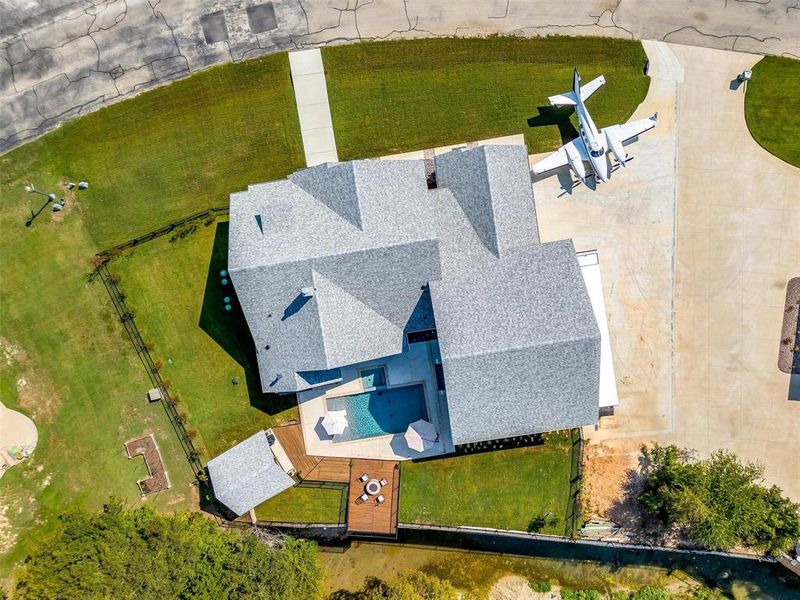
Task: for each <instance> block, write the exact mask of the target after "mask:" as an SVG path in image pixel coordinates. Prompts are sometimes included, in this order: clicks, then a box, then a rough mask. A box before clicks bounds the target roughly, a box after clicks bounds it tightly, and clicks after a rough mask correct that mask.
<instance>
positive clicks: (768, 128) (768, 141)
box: [744, 56, 800, 167]
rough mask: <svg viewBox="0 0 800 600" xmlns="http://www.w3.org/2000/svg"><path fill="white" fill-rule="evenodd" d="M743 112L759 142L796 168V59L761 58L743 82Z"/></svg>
mask: <svg viewBox="0 0 800 600" xmlns="http://www.w3.org/2000/svg"><path fill="white" fill-rule="evenodd" d="M744 113H745V117H746V119H747V127H748V128H749V129H750V133H751V134H752V136H753V138H754V139H755V140H756V141H757V142H758V143H759V144H761V145H762V146H763V147H764V148H765V149H766V150H767V151H769V152H771V153H772V154H774V155H775V156H777V157H778V158H781V159H783V160H785V161H786V162H788V163H790V164H793V165H795V166H798V167H800V60H794V59H791V58H782V57H778V56H766V57H764V58H762V59H761V60H760V61H759V62H758V63H757V64H756V66H755V67H753V78H752V79H751V80H750V81H749V82H747V94H746V95H745V98H744Z"/></svg>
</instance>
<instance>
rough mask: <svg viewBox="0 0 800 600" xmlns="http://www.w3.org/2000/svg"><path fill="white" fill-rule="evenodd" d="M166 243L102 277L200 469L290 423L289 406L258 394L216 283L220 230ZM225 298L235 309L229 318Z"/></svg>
mask: <svg viewBox="0 0 800 600" xmlns="http://www.w3.org/2000/svg"><path fill="white" fill-rule="evenodd" d="M170 240H171V237H169V236H164V237H161V238H159V239H157V240H154V241H151V242H147V243H146V244H143V245H141V246H139V247H137V248H136V249H135V250H133V251H128V252H126V253H125V254H124V255H123V256H122V257H120V258H118V259H116V260H114V261H112V262H111V264H110V265H109V270H110V271H111V272H112V273H113V274H115V275H118V276H119V277H120V283H119V287H120V289H121V290H122V291H123V293H125V295H126V300H125V302H126V303H127V304H128V307H129V308H130V309H131V310H132V311H133V313H134V315H135V318H136V324H137V326H138V327H139V329H140V331H141V332H142V337H143V338H144V340H145V342H147V343H148V344H151V345H152V348H153V349H152V351H151V354H152V356H153V358H154V359H155V360H157V361H160V362H161V363H162V365H163V366H162V369H161V376H162V377H163V378H164V379H165V380H166V381H169V382H170V384H171V389H172V391H173V393H175V394H177V395H178V396H179V398H180V400H181V407H182V408H181V409H180V410H185V411H186V412H187V413H188V417H189V418H188V426H189V428H190V429H193V430H195V431H197V437H196V438H195V440H194V441H195V445H196V447H197V449H198V451H199V452H200V453H201V456H202V458H203V460H204V462H205V461H206V460H208V459H210V458H212V457H214V456H216V455H217V454H219V453H220V452H224V451H225V450H227V449H228V448H230V447H231V446H233V445H234V444H236V443H237V442H240V441H242V440H243V439H245V438H247V437H249V436H251V435H252V434H253V433H255V432H256V431H258V430H259V429H263V428H267V427H271V426H273V425H276V424H278V423H282V422H285V421H287V420H289V419H295V418H297V401H296V399H295V398H294V396H275V395H268V394H262V393H261V384H260V381H259V378H258V368H257V364H256V359H255V353H254V349H253V342H252V338H251V337H250V332H249V330H248V329H247V324H246V322H245V320H244V316H243V315H242V313H241V310H240V309H239V307H238V305H237V303H236V301H235V297H236V295H235V293H234V291H233V287H232V286H231V285H230V284H228V285H227V286H223V285H222V284H221V278H220V276H219V272H220V271H221V270H222V269H225V268H226V267H227V259H228V223H227V222H225V221H223V222H219V223H213V224H211V225H209V226H204V225H203V224H202V223H201V224H200V225H199V227H198V229H197V230H196V231H195V232H194V233H192V234H191V235H188V236H186V237H184V238H181V239H176V240H175V241H170ZM225 296H228V297H231V298H232V301H233V302H232V303H233V306H234V307H235V308H234V310H232V311H230V312H226V311H225V308H224V307H225V303H224V302H223V299H224V298H225ZM233 380H237V381H238V382H239V383H238V384H233V383H232V381H233Z"/></svg>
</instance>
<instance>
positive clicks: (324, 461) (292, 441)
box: [272, 424, 350, 483]
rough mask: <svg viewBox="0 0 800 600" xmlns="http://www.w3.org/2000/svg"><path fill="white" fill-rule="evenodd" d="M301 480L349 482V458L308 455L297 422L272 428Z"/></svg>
mask: <svg viewBox="0 0 800 600" xmlns="http://www.w3.org/2000/svg"><path fill="white" fill-rule="evenodd" d="M272 431H273V433H274V434H275V435H276V436H277V437H278V440H280V443H281V446H283V449H284V450H285V451H286V454H287V455H288V456H289V460H291V461H292V465H293V466H294V468H295V469H296V470H297V476H298V477H299V478H300V480H301V481H330V482H333V483H349V482H350V459H349V458H335V457H323V456H309V455H308V453H307V452H306V445H305V443H304V442H303V431H302V429H301V427H300V425H299V424H296V425H281V426H279V427H273V428H272Z"/></svg>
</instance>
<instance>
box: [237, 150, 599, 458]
mask: <svg viewBox="0 0 800 600" xmlns="http://www.w3.org/2000/svg"><path fill="white" fill-rule="evenodd" d="M436 171H437V183H438V185H439V189H434V190H428V189H427V186H426V183H425V172H424V168H423V164H422V162H421V161H376V160H367V161H354V162H350V163H341V164H326V165H320V166H317V167H312V168H310V169H304V170H302V171H299V172H297V173H295V174H294V175H292V176H291V177H290V178H289V179H288V180H286V181H278V182H273V183H270V184H260V185H255V186H251V187H250V188H249V189H248V191H247V192H243V193H240V194H234V195H233V196H231V225H230V232H231V233H230V236H231V237H230V250H229V271H230V273H231V278H232V280H233V282H234V285H235V286H236V291H237V294H238V296H239V300H240V303H241V305H242V308H243V310H244V313H245V317H246V318H247V321H248V325H249V327H250V330H251V333H252V334H253V339H254V341H255V344H256V351H257V354H258V362H259V369H260V373H261V380H262V387H263V388H264V390H265V391H277V392H282V391H297V390H301V389H307V388H308V387H312V386H314V385H319V384H321V383H324V382H331V381H336V380H337V379H338V378H340V377H341V373H340V371H339V369H338V367H343V366H345V365H349V364H354V363H358V362H361V361H366V360H372V359H377V358H381V357H384V356H389V355H392V354H397V353H399V352H401V351H402V350H403V344H404V339H403V338H404V335H403V333H404V332H405V331H414V330H419V329H425V328H429V327H433V326H434V324H435V326H436V328H437V330H438V332H439V341H440V345H441V351H442V363H443V368H444V374H445V382H446V385H447V398H448V407H447V408H448V411H449V414H450V422H451V427H452V430H453V441H454V442H455V443H456V444H463V443H467V442H470V441H478V440H484V439H493V438H498V437H508V436H513V435H521V434H528V433H532V432H538V431H546V430H552V429H558V428H563V427H573V426H576V425H583V424H588V423H591V422H594V421H596V418H597V394H598V385H599V357H600V350H599V349H600V333H599V330H598V328H597V324H596V323H595V320H594V314H593V312H592V308H591V304H590V302H589V297H588V293H587V291H586V288H585V285H584V283H583V278H582V276H581V273H580V267H579V266H578V262H577V259H576V257H575V250H574V248H573V246H572V243H571V242H569V241H562V242H555V243H549V244H542V245H540V244H539V233H538V227H537V224H536V214H535V208H534V204H533V194H532V191H531V182H530V175H529V167H528V158H527V152H526V150H525V148H524V147H523V146H483V147H478V148H473V149H458V150H454V151H451V152H449V153H446V154H443V155H440V156H438V157H436ZM256 215H258V217H259V219H258V220H257V219H256V218H255V217H256ZM259 222H260V226H259ZM426 284H430V287H429V290H430V291H429V292H428V291H427V290H426V289H425V286H426ZM303 288H308V289H310V290H313V293H312V295H311V296H310V297H308V298H304V297H302V295H301V294H300V290H301V289H303ZM434 317H435V319H434Z"/></svg>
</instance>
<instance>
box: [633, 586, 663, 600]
mask: <svg viewBox="0 0 800 600" xmlns="http://www.w3.org/2000/svg"><path fill="white" fill-rule="evenodd" d="M671 598H672V596H670V595H669V594H668V593H667V590H665V589H664V588H660V587H655V586H653V585H646V586H645V587H643V588H642V589H640V590H639V591H638V592H636V593H635V594H633V595H632V596H631V600H671Z"/></svg>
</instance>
